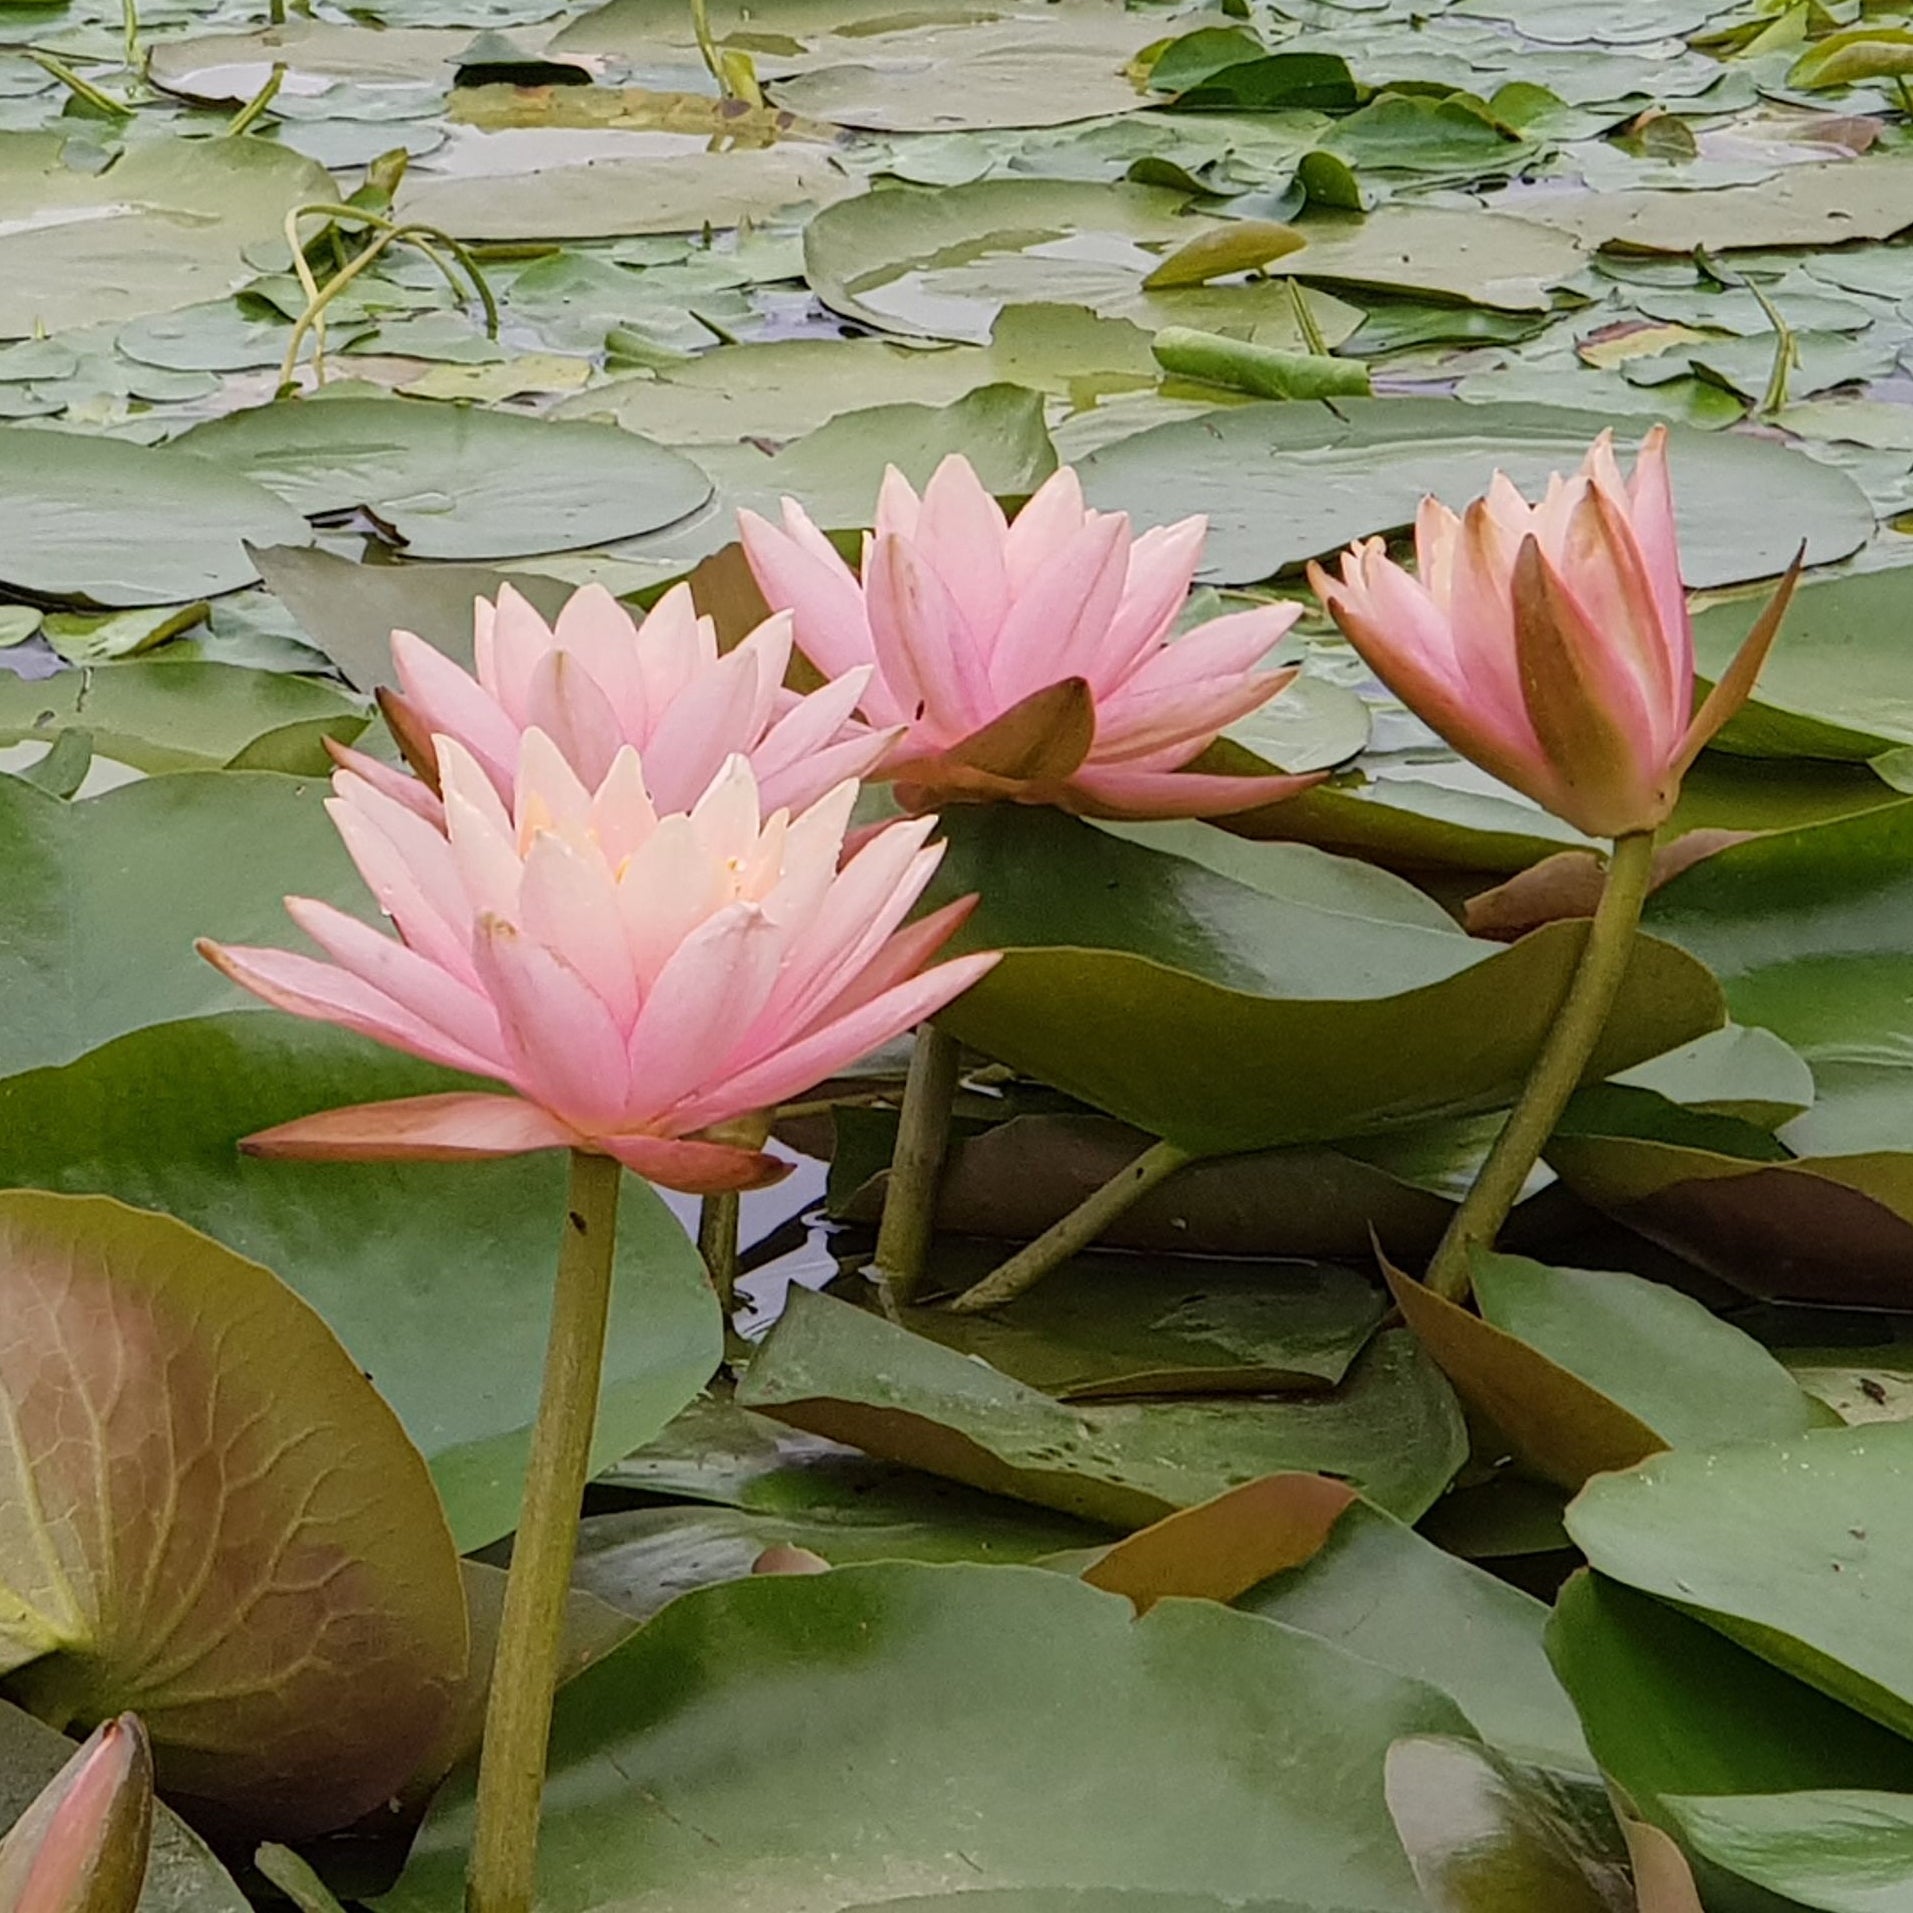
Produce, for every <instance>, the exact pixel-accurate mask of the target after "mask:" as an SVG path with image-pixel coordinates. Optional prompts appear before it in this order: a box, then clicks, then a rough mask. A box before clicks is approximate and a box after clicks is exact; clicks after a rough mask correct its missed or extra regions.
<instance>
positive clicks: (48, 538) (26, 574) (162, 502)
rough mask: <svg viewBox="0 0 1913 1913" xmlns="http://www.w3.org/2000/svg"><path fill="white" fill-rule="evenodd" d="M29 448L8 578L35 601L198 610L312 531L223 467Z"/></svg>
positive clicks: (137, 449)
mask: <svg viewBox="0 0 1913 1913" xmlns="http://www.w3.org/2000/svg"><path fill="white" fill-rule="evenodd" d="M0 137H4V136H3V135H0ZM25 450H26V454H30V455H23V454H22V453H21V452H18V451H16V453H15V455H14V456H13V457H12V458H10V459H8V460H7V461H6V462H5V464H4V466H3V467H0V579H4V580H5V581H6V582H7V583H8V584H9V585H11V586H13V587H14V588H15V589H17V590H22V591H27V592H31V593H33V594H35V595H36V596H41V597H49V598H75V599H79V600H81V601H82V602H85V603H90V604H99V605H113V606H121V605H155V604H187V603H191V602H192V601H193V600H195V599H199V598H207V597H212V596H214V595H215V594H216V593H219V592H222V591H237V590H238V589H239V588H240V587H241V586H242V585H249V584H251V583H253V581H254V580H255V579H256V578H257V577H258V576H259V573H258V572H257V570H256V569H255V568H254V566H253V563H252V560H251V558H250V557H249V556H248V555H247V552H246V546H247V544H248V543H252V544H261V545H271V544H284V545H302V544H305V543H307V542H308V541H309V540H310V538H311V535H312V534H311V533H310V532H309V531H308V530H307V528H306V526H305V524H304V523H303V522H302V521H301V519H300V518H299V516H298V514H297V513H296V512H292V511H289V510H287V508H286V507H285V505H284V504H282V503H281V502H280V501H279V500H278V499H277V498H275V497H274V496H273V495H272V493H271V492H270V491H268V490H266V489H265V488H264V487H262V486H259V485H255V484H254V483H252V482H251V481H250V480H249V479H248V478H246V477H244V476H243V475H242V474H240V473H237V472H233V471H230V470H226V469H222V467H221V466H220V465H219V464H218V463H217V462H215V461H214V460H212V459H207V458H188V457H181V456H179V455H176V454H174V453H171V452H162V451H151V450H148V449H147V448H146V447H144V446H139V445H126V444H121V443H119V442H117V441H115V440H111V439H102V438H82V437H80V436H78V435H76V434H74V433H71V432H46V431H42V432H36V433H35V434H34V435H33V437H32V439H31V440H30V441H28V443H27V446H26V448H25Z"/></svg>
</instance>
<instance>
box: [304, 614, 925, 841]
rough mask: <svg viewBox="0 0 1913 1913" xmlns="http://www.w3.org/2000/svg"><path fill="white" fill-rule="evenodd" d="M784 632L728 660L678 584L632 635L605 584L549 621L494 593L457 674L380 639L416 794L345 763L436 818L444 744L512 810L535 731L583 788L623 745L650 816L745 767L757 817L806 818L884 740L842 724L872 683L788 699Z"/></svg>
mask: <svg viewBox="0 0 1913 1913" xmlns="http://www.w3.org/2000/svg"><path fill="white" fill-rule="evenodd" d="M790 653H791V620H790V619H789V618H788V617H783V616H779V617H772V618H768V619H766V620H765V622H764V623H762V624H760V625H759V626H758V627H757V629H756V630H754V631H753V632H751V634H750V635H749V636H748V637H747V638H745V639H744V641H743V642H742V643H741V644H739V645H737V646H736V647H735V648H734V649H732V650H730V651H728V652H724V653H722V654H720V653H719V651H718V644H717V628H716V626H715V625H714V624H713V622H712V620H711V619H709V618H704V617H699V616H698V614H697V610H696V607H695V606H694V605H693V603H692V601H691V590H690V587H689V586H688V585H683V584H679V585H674V586H673V587H672V588H671V589H670V590H669V591H667V592H666V593H665V594H664V596H663V597H662V598H660V599H659V600H658V602H657V604H656V605H655V606H653V607H652V609H651V611H650V612H649V613H648V614H647V615H646V616H645V617H644V619H643V620H642V622H640V621H637V620H634V619H633V618H632V616H631V614H630V613H629V612H628V611H626V610H625V608H624V606H623V605H621V604H620V603H619V602H618V601H617V599H616V598H614V597H613V596H612V595H611V593H610V592H608V591H607V590H605V588H604V587H603V586H602V585H595V584H594V585H586V586H584V587H583V588H582V589H581V590H578V591H575V592H573V593H572V595H571V596H570V598H568V599H567V600H566V602H565V605H564V608H563V609H562V610H561V611H560V612H559V613H558V618H557V622H556V623H555V624H547V623H546V622H545V621H544V619H543V618H541V617H540V616H539V615H538V613H537V611H536V610H535V609H534V608H533V607H532V606H531V605H530V604H529V603H527V602H526V600H525V599H524V597H523V596H522V595H521V594H520V593H518V592H517V591H515V590H513V589H512V587H511V586H510V585H505V586H504V587H503V588H502V589H501V590H500V591H499V594H498V603H497V604H496V606H494V605H492V604H491V603H490V602H489V601H488V600H487V599H484V598H480V599H479V600H478V601H477V603H476V605H475V606H474V630H473V642H472V656H473V664H474V666H475V670H474V671H471V672H468V671H466V670H464V669H463V668H462V667H461V666H459V665H458V664H457V663H455V662H454V661H453V660H452V659H451V658H449V657H447V656H446V655H445V653H444V652H442V651H440V650H438V649H437V648H436V647H434V646H432V645H429V644H427V643H426V642H425V641H424V639H423V638H420V637H417V636H415V635H414V634H413V633H411V632H410V631H394V632H393V633H392V661H393V664H394V666H395V668H396V670H397V673H398V679H399V684H400V687H401V688H400V690H399V691H398V692H396V693H393V692H388V693H386V694H385V696H384V697H383V698H382V699H381V703H382V704H383V706H384V709H385V713H386V717H387V719H388V721H389V722H390V724H391V726H392V731H393V734H394V736H395V737H396V738H397V739H398V742H399V745H400V748H401V749H402V750H403V751H404V753H405V756H406V758H407V760H408V762H410V764H411V765H412V768H413V769H414V770H415V771H417V772H418V773H419V777H420V779H422V780H423V782H418V781H415V780H413V779H411V778H408V777H406V776H405V774H404V773H403V772H402V771H396V770H394V769H392V768H391V767H390V766H388V765H383V764H380V763H378V762H377V761H376V760H375V759H372V758H367V757H364V756H361V755H360V754H359V753H358V752H355V751H346V750H335V751H334V753H333V755H334V757H335V758H336V759H337V760H338V761H339V762H340V763H341V764H344V765H346V766H347V767H348V768H350V769H351V770H353V771H355V772H357V773H358V775H359V776H361V777H363V778H364V779H365V780H366V781H367V782H368V783H372V784H375V785H377V786H378V787H379V788H380V789H382V790H383V791H385V793H386V794H387V795H388V796H391V797H396V798H397V799H398V800H399V801H400V802H401V803H406V804H409V805H410V806H411V807H412V808H413V809H415V810H417V811H418V812H419V813H420V814H421V815H422V816H427V817H431V818H433V819H436V818H437V817H438V815H439V811H438V805H437V801H436V799H435V797H434V795H433V792H434V791H435V790H436V788H437V785H438V781H439V776H438V767H437V763H436V753H435V751H434V749H433V745H432V739H433V738H434V737H435V736H436V735H438V734H440V733H443V734H444V735H446V736H449V737H455V738H456V739H457V740H458V741H459V742H460V743H461V744H463V745H464V746H465V748H466V749H467V750H468V751H469V752H470V753H471V754H472V756H473V757H474V758H476V759H477V761H478V762H479V763H480V764H481V765H482V766H483V767H484V769H485V771H486V773H487V775H488V776H489V777H490V778H491V781H492V786H493V788H494V789H495V790H496V791H497V792H498V794H499V796H500V797H509V796H510V794H511V790H512V780H513V777H514V776H515V774H516V766H517V763H518V740H519V739H520V737H522V736H523V734H524V733H525V732H526V731H528V730H531V729H533V728H536V729H538V730H541V731H543V732H544V733H545V735H546V736H547V737H549V738H550V739H551V741H552V742H553V743H554V744H556V745H557V746H558V749H559V751H560V752H561V753H562V754H563V756H564V757H565V759H566V760H567V762H569V763H570V765H571V767H572V768H573V770H575V771H576V772H577V774H578V776H579V777H580V778H581V779H582V780H583V782H584V783H585V784H586V785H587V786H588V787H590V788H593V789H595V788H596V787H597V786H598V785H599V784H600V783H601V782H602V781H603V780H604V778H605V777H606V775H607V774H608V773H609V771H610V769H611V764H612V760H613V759H614V758H615V757H616V756H617V754H618V752H619V751H620V750H622V749H623V748H624V747H625V746H626V745H630V746H632V747H633V748H634V749H636V750H638V751H639V752H641V753H642V755H643V758H644V776H645V782H646V784H647V785H648V787H649V789H650V793H651V797H652V799H653V801H654V802H655V803H656V805H657V807H658V809H659V810H660V811H673V810H688V809H690V807H691V805H692V804H694V803H695V802H696V801H697V799H698V796H699V794H700V793H701V792H703V791H704V790H705V789H706V788H707V787H708V786H709V784H710V782H711V779H712V778H713V777H715V776H716V775H717V773H718V770H719V768H720V767H721V766H722V765H723V763H724V761H725V759H727V758H729V757H734V756H739V757H746V758H748V759H749V760H750V764H751V771H752V774H753V775H754V776H755V778H756V779H757V788H758V794H759V798H760V801H761V802H762V803H763V805H764V808H765V810H766V812H769V811H773V810H789V811H792V812H796V811H800V810H805V809H807V808H808V807H809V806H810V805H811V804H813V803H815V802H816V801H817V799H818V798H820V797H821V796H823V795H824V793H825V792H826V791H828V790H831V789H833V788H835V786H836V785H838V784H840V783H842V782H843V780H844V779H845V778H847V777H862V776H864V775H865V774H866V773H867V772H868V771H869V770H871V768H872V767H873V766H874V765H875V764H876V762H877V760H878V759H879V758H880V757H882V755H883V753H884V751H885V750H886V748H887V747H888V745H889V743H890V738H889V737H888V736H887V735H886V734H884V733H882V732H879V731H872V730H871V729H869V727H868V726H866V725H864V724H860V723H858V722H857V721H856V719H855V718H854V717H853V715H852V713H853V712H854V711H855V709H856V706H857V700H858V699H859V698H860V697H861V696H862V695H863V691H864V686H865V683H866V681H867V679H868V677H869V675H870V674H869V673H868V672H861V673H858V672H853V673H851V674H850V675H849V676H848V677H845V678H843V679H840V680H839V681H838V682H836V683H834V684H827V685H825V686H824V687H823V689H821V690H818V691H814V692H812V693H811V694H810V695H809V696H808V697H802V696H799V695H798V694H797V693H796V692H794V691H789V690H786V689H785V687H784V673H785V671H786V669H787V668H788V666H789V664H790Z"/></svg>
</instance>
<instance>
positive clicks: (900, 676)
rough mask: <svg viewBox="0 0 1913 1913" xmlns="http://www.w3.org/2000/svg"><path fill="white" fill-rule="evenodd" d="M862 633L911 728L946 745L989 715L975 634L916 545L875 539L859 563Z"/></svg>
mask: <svg viewBox="0 0 1913 1913" xmlns="http://www.w3.org/2000/svg"><path fill="white" fill-rule="evenodd" d="M864 600H865V609H866V613H867V615H868V617H869V620H870V638H871V643H872V645H873V646H874V647H875V651H876V658H877V668H878V670H879V671H880V672H881V673H882V675H883V680H884V685H885V688H886V689H887V690H888V691H889V692H890V694H891V695H892V696H893V697H894V698H896V699H897V700H898V702H899V704H900V705H901V706H902V709H903V713H904V717H905V721H906V722H907V723H909V724H910V725H911V727H912V730H913V733H916V734H920V735H922V736H925V737H928V738H933V739H935V740H936V741H937V742H938V743H949V742H952V741H953V740H954V739H956V738H959V737H963V736H965V735H967V734H968V733H969V732H970V731H973V730H975V729H976V727H977V726H978V725H979V724H983V723H986V722H988V720H989V719H990V717H991V716H993V715H994V712H995V705H994V703H993V701H992V696H991V690H990V679H989V676H988V674H987V672H986V670H985V668H984V660H983V654H982V651H981V649H980V647H979V645H978V642H977V634H976V633H975V632H974V631H972V630H971V628H970V626H969V623H968V621H967V620H966V619H965V618H964V616H963V613H962V611H961V610H960V609H959V608H958V606H957V602H956V600H955V599H954V598H953V597H951V595H950V593H949V591H948V590H947V589H946V588H945V586H944V583H943V580H942V579H941V578H939V577H938V576H937V574H936V573H935V572H934V571H933V570H932V569H931V568H930V566H929V565H928V564H927V563H925V561H924V559H923V558H922V556H921V554H920V553H919V552H918V551H917V549H916V547H915V546H913V545H910V544H907V543H906V542H905V541H904V540H903V539H901V538H895V537H889V536H885V537H881V538H878V539H876V540H875V541H874V542H873V544H872V545H871V548H870V557H869V560H868V562H867V563H866V564H865V566H864Z"/></svg>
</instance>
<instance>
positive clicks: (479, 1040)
mask: <svg viewBox="0 0 1913 1913" xmlns="http://www.w3.org/2000/svg"><path fill="white" fill-rule="evenodd" d="M286 914H287V915H288V916H289V917H291V919H292V920H293V922H294V923H296V924H297V925H298V926H299V928H300V929H301V930H303V931H304V932H305V933H306V935H307V936H309V937H310V938H311V939H312V940H313V942H314V943H316V944H317V945H318V946H319V948H320V949H322V950H323V951H324V952H325V953H326V955H327V956H329V957H330V958H331V959H332V960H333V962H334V963H336V964H337V965H338V966H339V967H340V969H342V970H346V971H349V972H350V973H351V974H352V975H353V976H356V977H357V978H358V979H359V980H360V981H361V982H362V983H366V984H369V985H370V986H371V987H372V988H373V989H375V990H377V991H378V992H379V994H380V995H381V996H385V997H389V998H390V999H391V1001H392V1002H394V1003H396V1004H397V1005H398V1006H399V1008H400V1009H402V1010H404V1011H406V1012H408V1013H409V1014H410V1015H412V1016H415V1017H417V1018H418V1020H419V1021H420V1022H421V1023H423V1024H425V1025H427V1026H428V1027H430V1028H432V1029H435V1030H439V1031H442V1032H443V1033H444V1035H446V1036H447V1037H449V1038H450V1039H451V1041H452V1042H454V1043H456V1044H458V1045H459V1046H460V1047H461V1048H463V1049H465V1050H467V1051H469V1052H470V1053H471V1054H472V1055H474V1056H482V1057H484V1058H486V1059H487V1060H486V1072H487V1074H495V1073H496V1072H497V1071H499V1070H501V1069H503V1068H504V1066H505V1057H504V1045H503V1042H502V1040H501V1038H500V1036H499V1033H498V1016H497V1013H496V1012H495V1011H494V1010H493V1008H492V1006H491V1002H490V1000H489V999H488V998H487V997H485V996H484V995H482V994H481V993H480V992H479V991H477V990H475V989H473V988H472V987H471V986H470V985H469V984H467V983H466V982H464V981H463V980H462V979H461V978H459V977H456V976H453V975H450V974H449V973H448V972H446V971H444V970H442V969H440V968H439V966H438V965H437V964H435V963H432V962H430V961H429V960H428V959H426V958H425V957H422V956H420V955H419V953H418V952H417V951H416V950H413V949H410V948H408V947H407V946H406V945H405V944H403V943H401V942H399V940H398V939H397V938H396V937H388V936H386V935H384V934H383V933H381V932H380V931H377V930H374V929H373V928H372V926H371V925H370V924H366V923H361V922H360V921H359V920H358V918H357V917H352V916H348V915H346V913H345V912H344V911H343V910H335V909H334V908H333V907H332V905H331V904H329V903H320V902H318V901H316V900H315V899H313V898H311V897H288V898H287V899H286Z"/></svg>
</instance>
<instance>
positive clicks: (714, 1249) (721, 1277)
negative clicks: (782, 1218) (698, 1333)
mask: <svg viewBox="0 0 1913 1913" xmlns="http://www.w3.org/2000/svg"><path fill="white" fill-rule="evenodd" d="M737 1215H738V1198H737V1196H736V1194H735V1193H732V1194H728V1195H718V1196H706V1197H705V1198H704V1199H703V1200H702V1201H701V1202H700V1203H699V1204H698V1206H697V1250H698V1254H699V1255H701V1256H702V1257H703V1258H704V1268H705V1272H706V1273H707V1274H708V1275H709V1276H710V1278H711V1287H712V1288H714V1289H715V1290H716V1291H717V1300H718V1306H719V1307H720V1308H721V1309H723V1311H724V1330H725V1333H726V1334H729V1333H730V1327H731V1312H732V1310H733V1309H735V1308H736V1307H737Z"/></svg>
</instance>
